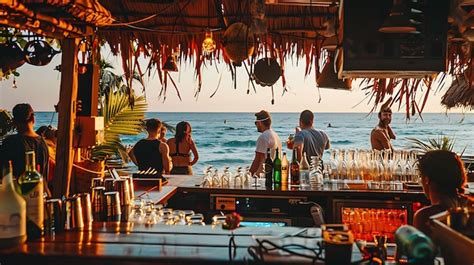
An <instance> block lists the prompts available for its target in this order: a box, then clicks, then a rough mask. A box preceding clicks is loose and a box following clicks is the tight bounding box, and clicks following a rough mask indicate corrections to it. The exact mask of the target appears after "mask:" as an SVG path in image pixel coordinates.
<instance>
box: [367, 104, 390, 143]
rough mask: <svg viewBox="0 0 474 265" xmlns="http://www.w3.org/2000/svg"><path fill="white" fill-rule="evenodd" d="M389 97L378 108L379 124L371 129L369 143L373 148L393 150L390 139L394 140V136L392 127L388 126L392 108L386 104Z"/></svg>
mask: <svg viewBox="0 0 474 265" xmlns="http://www.w3.org/2000/svg"><path fill="white" fill-rule="evenodd" d="M390 101H391V99H390V100H388V101H387V102H385V103H384V104H383V105H382V107H381V108H380V111H379V114H378V117H379V124H378V125H377V126H376V127H375V128H374V129H372V132H371V133H370V143H371V145H372V149H375V150H384V149H390V150H393V146H392V143H391V142H390V140H392V139H393V140H395V139H396V136H395V133H393V130H392V128H391V127H390V123H391V122H392V109H390V107H389V106H388V103H390Z"/></svg>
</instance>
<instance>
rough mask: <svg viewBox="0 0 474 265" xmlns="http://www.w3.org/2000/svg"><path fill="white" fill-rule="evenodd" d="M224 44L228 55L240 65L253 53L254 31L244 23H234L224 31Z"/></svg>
mask: <svg viewBox="0 0 474 265" xmlns="http://www.w3.org/2000/svg"><path fill="white" fill-rule="evenodd" d="M222 45H223V46H224V51H225V53H226V55H227V57H229V59H230V60H231V61H232V62H233V63H234V64H235V65H236V66H240V65H241V64H242V61H244V60H245V59H247V58H248V57H249V56H250V55H251V54H252V53H253V49H254V42H253V32H252V30H251V29H250V28H249V27H248V26H247V25H245V24H244V23H241V22H237V23H234V24H232V25H230V26H229V27H228V28H227V29H226V31H225V32H224V35H223V37H222Z"/></svg>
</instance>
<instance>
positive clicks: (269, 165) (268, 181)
mask: <svg viewBox="0 0 474 265" xmlns="http://www.w3.org/2000/svg"><path fill="white" fill-rule="evenodd" d="M272 183H273V161H272V157H271V155H270V148H267V159H265V186H266V187H271V186H272Z"/></svg>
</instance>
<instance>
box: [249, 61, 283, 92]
mask: <svg viewBox="0 0 474 265" xmlns="http://www.w3.org/2000/svg"><path fill="white" fill-rule="evenodd" d="M281 72H282V70H281V67H280V64H278V62H277V60H276V59H274V58H262V59H260V60H258V61H257V63H255V66H254V70H253V78H254V80H255V82H256V83H257V84H259V85H261V86H273V85H274V84H275V83H276V82H277V81H278V79H280V76H281Z"/></svg>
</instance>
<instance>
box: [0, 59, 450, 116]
mask: <svg viewBox="0 0 474 265" xmlns="http://www.w3.org/2000/svg"><path fill="white" fill-rule="evenodd" d="M103 56H104V57H105V58H106V59H107V60H109V61H111V62H112V63H113V64H114V65H115V72H116V73H121V72H122V71H121V69H122V68H121V65H120V64H121V61H120V59H119V58H118V57H114V56H112V55H111V54H110V53H107V52H105V53H104V55H103ZM60 58H61V56H60V55H58V56H56V57H55V58H54V59H53V61H52V62H51V63H50V64H48V65H46V66H42V67H37V66H31V65H28V64H25V65H23V66H22V67H21V68H19V69H18V72H20V74H21V76H20V77H19V78H17V79H16V81H17V86H18V87H17V88H16V89H13V88H12V79H10V80H4V81H0V108H3V109H8V110H11V109H12V107H13V106H14V105H15V104H17V103H20V102H30V103H31V104H32V105H33V108H34V109H35V110H37V111H51V110H53V105H54V104H56V103H57V102H58V99H59V83H60V73H59V72H57V71H55V70H53V69H54V67H55V66H56V65H58V64H60ZM217 68H218V69H219V72H220V73H222V81H221V84H220V88H219V91H218V92H217V94H216V95H215V96H214V97H213V98H209V96H210V95H211V94H212V92H213V91H214V90H215V89H216V87H217V84H218V80H219V77H220V73H217V71H216V68H215V66H214V65H213V66H212V67H209V68H207V69H205V68H203V70H202V72H203V85H202V92H201V94H200V96H199V98H198V99H197V100H196V99H195V98H194V97H193V95H194V90H195V89H196V84H197V82H196V80H195V78H194V69H193V67H192V66H186V65H185V64H183V65H182V66H181V67H180V71H179V72H176V73H171V75H172V76H173V79H174V80H175V81H176V82H177V85H178V87H179V88H180V91H181V95H182V99H183V100H182V101H180V100H179V99H178V97H177V95H176V91H175V89H174V87H173V86H172V85H171V84H169V86H168V92H167V98H166V101H165V102H163V100H159V99H158V95H159V91H160V88H161V85H160V84H159V80H158V78H157V77H156V76H153V73H155V72H152V76H151V78H150V79H149V80H147V81H146V97H147V101H148V104H149V111H159V112H254V111H256V110H259V109H267V110H269V111H271V112H300V111H301V110H303V109H311V110H313V111H315V112H368V111H370V108H371V107H372V104H368V100H367V99H366V100H364V101H363V99H364V97H365V96H364V91H361V89H360V88H359V87H358V83H359V82H354V83H353V90H352V91H337V90H333V89H324V88H322V89H320V92H321V102H318V100H319V94H318V89H317V87H316V85H315V80H314V73H312V74H311V75H310V76H308V77H306V79H305V76H304V62H299V65H296V62H295V63H294V64H293V65H292V63H291V62H287V65H286V69H285V71H286V79H287V83H288V88H289V90H290V92H289V93H286V94H285V95H284V96H282V91H283V89H282V84H281V79H280V80H279V81H278V82H277V83H276V85H275V86H274V89H275V104H274V105H272V104H271V89H270V88H269V87H260V86H259V85H256V89H257V93H255V92H254V91H253V89H252V88H251V89H250V94H249V95H247V93H246V91H247V87H248V76H247V73H246V72H245V69H244V68H243V67H241V68H240V69H239V71H238V73H237V77H238V81H237V89H236V90H234V88H233V83H232V80H231V74H230V72H229V71H228V69H227V68H226V65H224V64H221V65H218V67H217ZM448 85H449V82H448ZM135 89H137V90H140V87H139V86H138V85H136V86H135ZM444 91H445V90H443V91H442V92H444ZM442 94H443V93H437V94H432V95H431V97H430V98H429V100H428V103H427V106H426V107H425V110H424V112H435V113H440V112H443V111H444V109H443V108H442V107H441V105H440V97H441V95H442ZM360 101H363V102H362V103H361V104H359V105H358V106H356V105H357V104H358V103H359V102H360ZM394 111H396V110H394ZM401 111H402V112H403V110H401ZM455 111H456V110H454V111H453V110H452V111H451V112H455Z"/></svg>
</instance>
